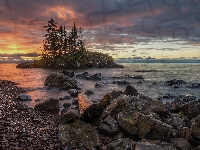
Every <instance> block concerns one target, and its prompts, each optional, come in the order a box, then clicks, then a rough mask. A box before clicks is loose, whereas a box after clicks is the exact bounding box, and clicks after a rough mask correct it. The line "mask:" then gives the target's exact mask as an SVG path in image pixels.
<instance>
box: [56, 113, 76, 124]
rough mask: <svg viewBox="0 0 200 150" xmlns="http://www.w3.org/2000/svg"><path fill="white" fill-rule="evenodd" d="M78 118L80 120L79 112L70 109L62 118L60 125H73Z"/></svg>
mask: <svg viewBox="0 0 200 150" xmlns="http://www.w3.org/2000/svg"><path fill="white" fill-rule="evenodd" d="M78 118H79V112H78V111H76V110H74V109H70V110H68V111H67V112H66V113H64V114H63V115H61V116H60V124H67V123H72V122H74V121H75V120H76V119H78Z"/></svg>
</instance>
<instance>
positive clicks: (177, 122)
mask: <svg viewBox="0 0 200 150" xmlns="http://www.w3.org/2000/svg"><path fill="white" fill-rule="evenodd" d="M165 123H167V124H169V125H170V126H172V127H173V128H175V129H178V128H179V127H185V126H186V123H185V122H184V119H183V118H180V117H178V116H171V117H168V118H167V119H166V121H165Z"/></svg>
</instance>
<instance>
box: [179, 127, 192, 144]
mask: <svg viewBox="0 0 200 150" xmlns="http://www.w3.org/2000/svg"><path fill="white" fill-rule="evenodd" d="M191 134H192V133H191V130H190V129H189V128H188V127H180V128H179V136H180V138H183V139H186V140H187V141H192V135H191Z"/></svg>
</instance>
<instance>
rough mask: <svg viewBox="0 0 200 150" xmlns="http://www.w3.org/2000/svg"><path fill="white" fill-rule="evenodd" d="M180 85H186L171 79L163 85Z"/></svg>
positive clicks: (181, 81) (183, 82)
mask: <svg viewBox="0 0 200 150" xmlns="http://www.w3.org/2000/svg"><path fill="white" fill-rule="evenodd" d="M182 84H186V82H185V81H183V80H179V79H172V80H168V81H166V82H165V85H169V86H175V85H177V86H180V85H182Z"/></svg>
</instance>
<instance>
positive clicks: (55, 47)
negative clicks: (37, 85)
mask: <svg viewBox="0 0 200 150" xmlns="http://www.w3.org/2000/svg"><path fill="white" fill-rule="evenodd" d="M44 27H45V29H46V32H47V33H46V35H44V38H45V39H44V41H43V47H42V48H41V51H42V55H41V58H40V59H39V60H36V61H33V62H24V63H21V64H18V65H17V66H16V68H63V69H86V68H92V67H97V68H123V66H121V65H119V64H116V63H115V62H114V59H113V58H112V56H109V55H108V54H103V53H100V52H91V51H88V50H87V49H86V48H85V45H84V42H83V41H82V35H81V32H82V31H81V28H80V30H79V31H78V30H77V28H76V25H75V22H74V26H73V27H72V29H71V31H67V30H66V27H65V26H63V25H60V26H59V27H58V25H57V23H56V22H55V20H53V19H52V18H51V20H50V21H48V25H47V26H44Z"/></svg>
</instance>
